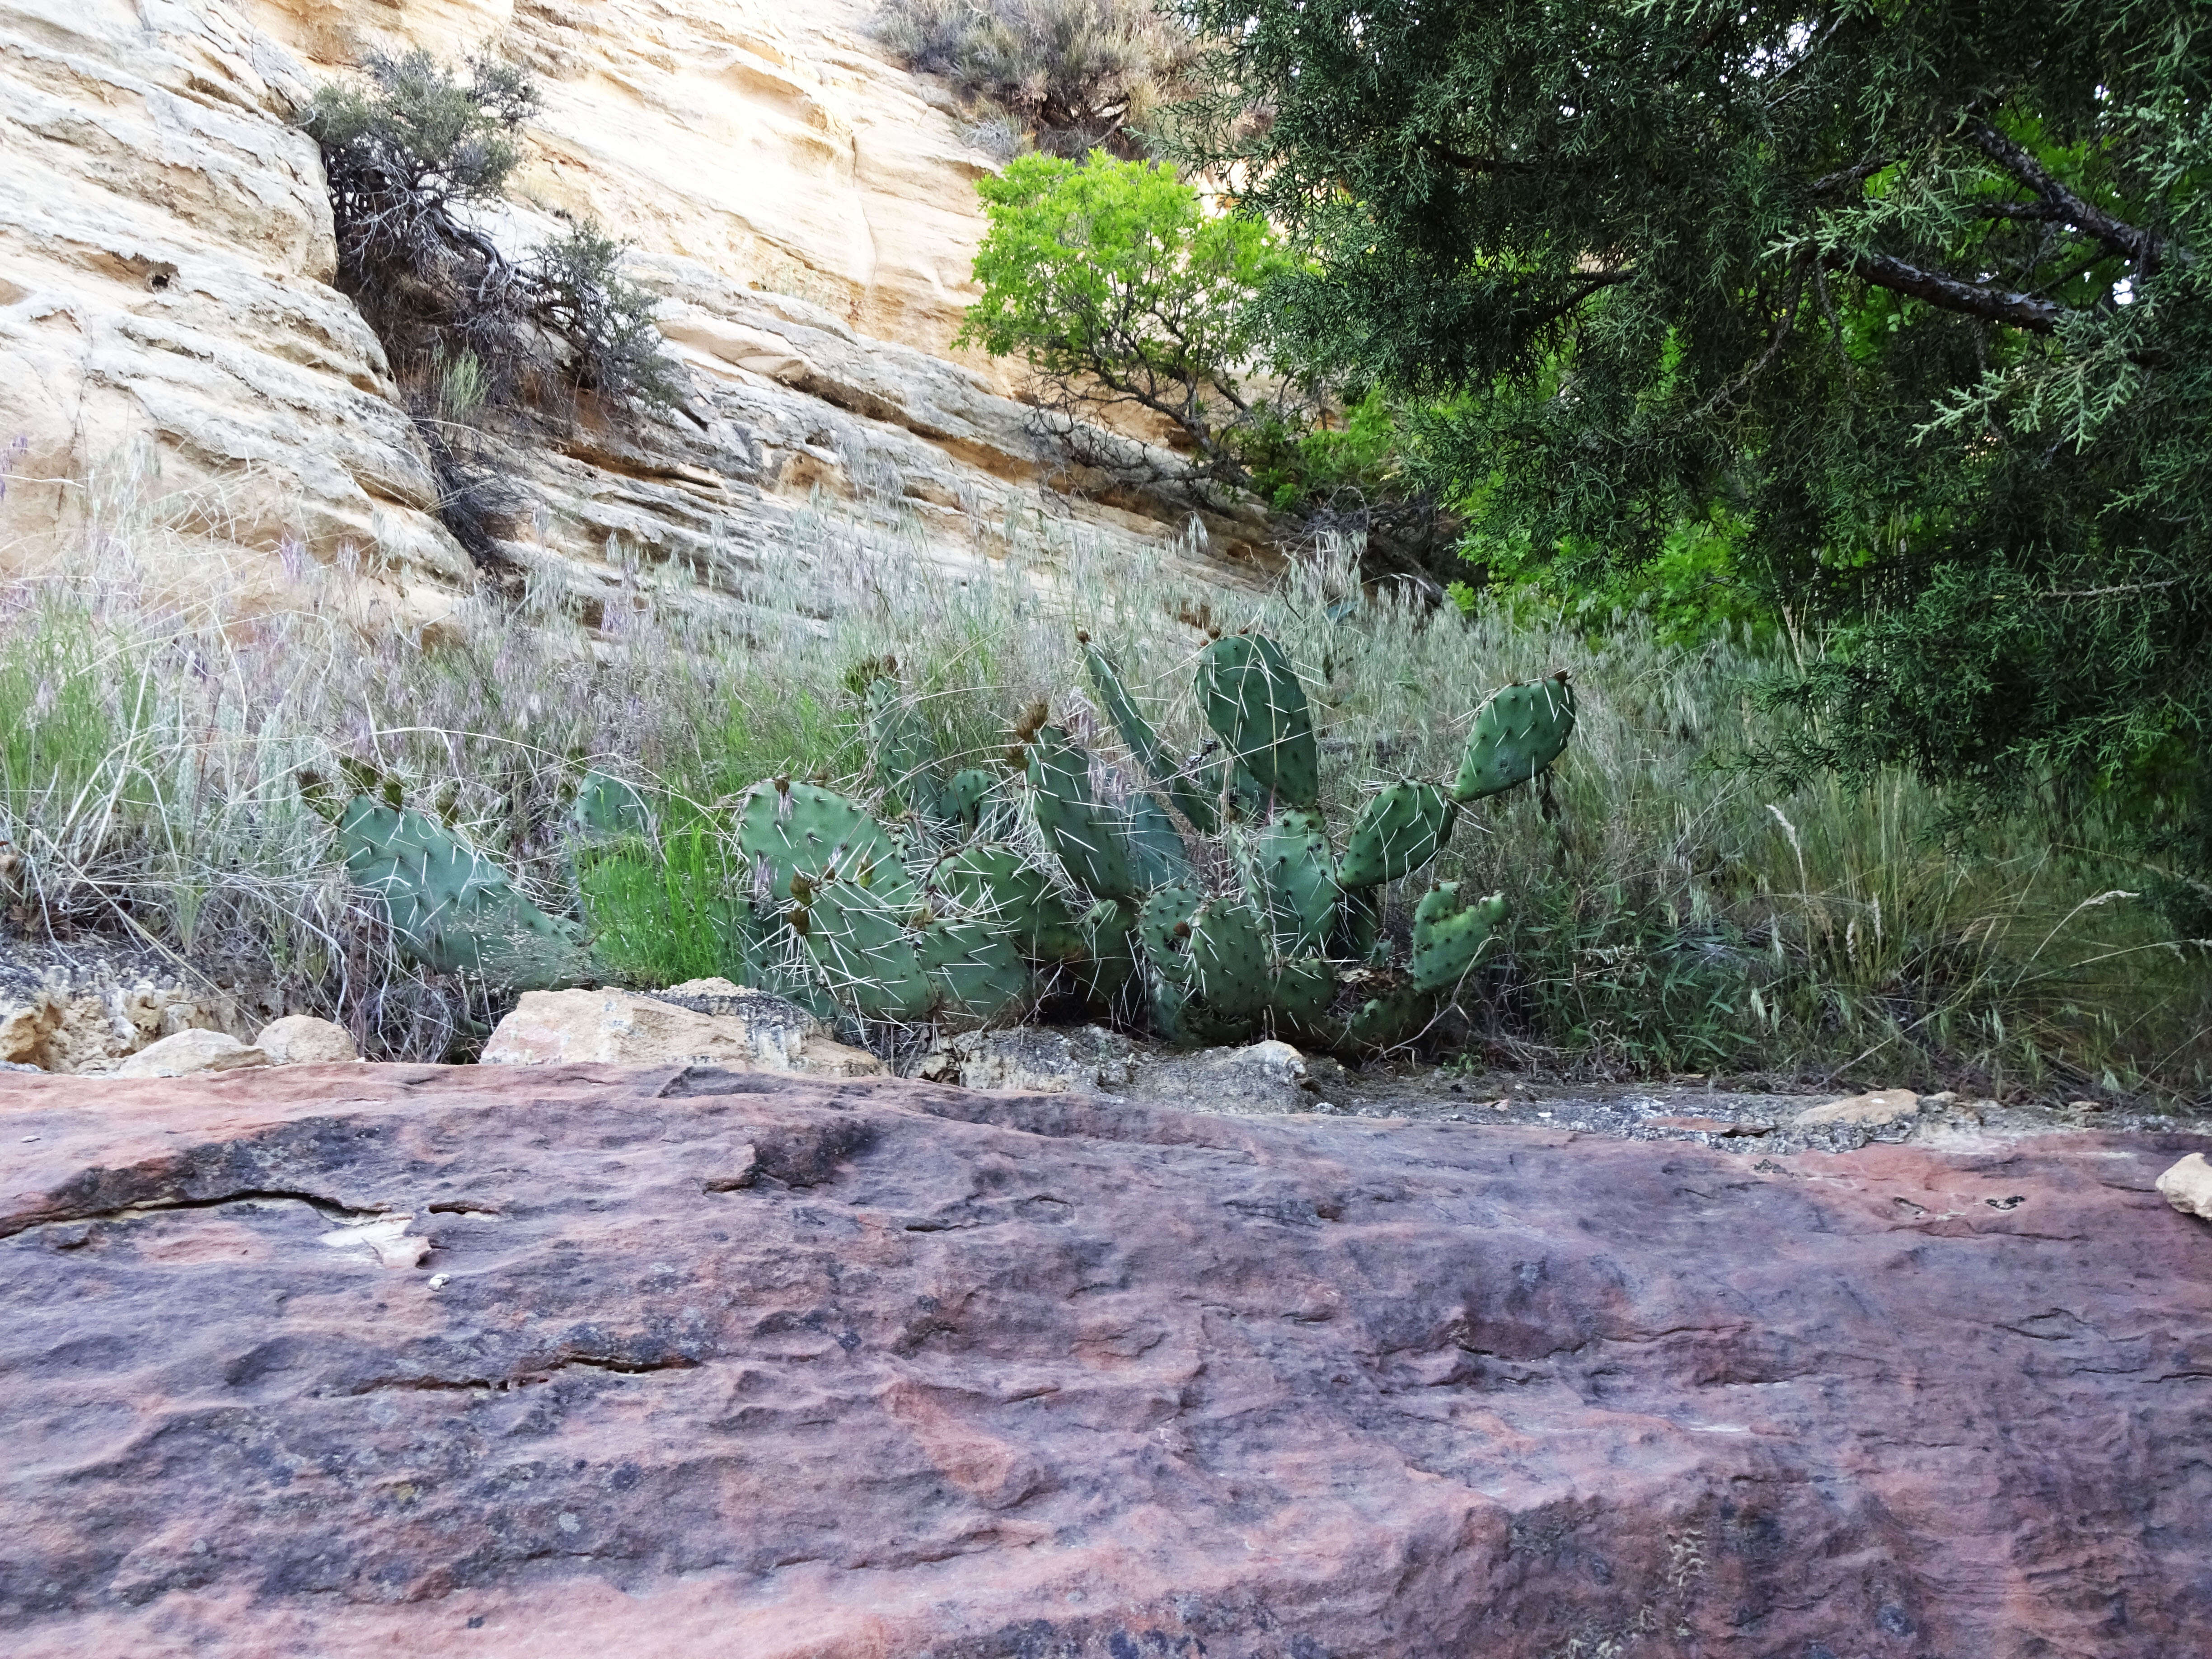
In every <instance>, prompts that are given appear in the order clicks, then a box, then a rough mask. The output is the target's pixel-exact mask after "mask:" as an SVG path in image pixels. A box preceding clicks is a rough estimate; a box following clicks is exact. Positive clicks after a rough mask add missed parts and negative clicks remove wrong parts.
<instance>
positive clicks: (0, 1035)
mask: <svg viewBox="0 0 2212 1659" xmlns="http://www.w3.org/2000/svg"><path fill="white" fill-rule="evenodd" d="M5 943H6V941H4V940H0V945H5ZM6 966H7V967H8V968H9V969H11V970H12V971H10V972H9V973H8V974H7V975H5V976H4V978H0V1061H9V1062H12V1063H14V1064H15V1065H18V1066H35V1067H37V1068H38V1069H39V1070H40V1071H43V1072H105V1071H111V1070H112V1069H113V1068H114V1066H115V1064H116V1062H117V1061H118V1060H122V1059H124V1058H125V1056H127V1055H130V1054H137V1052H138V1051H139V1050H141V1049H143V1048H145V1047H146V1045H147V1044H149V1043H150V1042H158V1041H159V1040H160V1039H161V1038H163V1037H166V1036H175V1035H176V1034H177V1033H178V1032H179V1031H188V1030H220V1031H225V1032H228V1034H229V1035H231V1036H234V1037H238V1038H239V1039H240V1041H241V1042H242V1041H244V1039H245V1037H246V1036H250V1035H251V1034H252V1032H253V1030H255V1029H256V1027H257V1024H258V1013H257V1011H256V1010H255V1009H254V1008H253V1007H252V1002H253V1000H254V999H252V998H251V997H246V996H242V995H240V994H234V993H232V992H229V991H224V990H219V989H215V988H211V987H207V986H204V985H182V984H178V983H176V982H174V981H171V982H168V983H156V982H155V981H153V980H150V979H145V978H140V979H137V980H136V981H130V980H125V979H121V978H118V977H117V976H116V975H115V974H114V973H113V972H112V971H109V970H106V969H107V964H106V963H94V964H93V965H91V966H89V967H87V968H84V969H81V970H80V971H76V972H72V971H70V969H67V968H63V967H57V966H51V965H50V966H49V967H48V968H47V969H46V972H45V974H44V975H43V977H42V978H33V977H32V976H30V975H27V974H26V973H24V972H22V971H21V968H20V965H19V964H17V963H8V964H6Z"/></svg>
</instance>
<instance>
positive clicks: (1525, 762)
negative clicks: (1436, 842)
mask: <svg viewBox="0 0 2212 1659" xmlns="http://www.w3.org/2000/svg"><path fill="white" fill-rule="evenodd" d="M1574 731H1575V689H1574V686H1573V684H1571V682H1570V681H1569V680H1568V678H1567V676H1566V672H1565V670H1564V669H1563V670H1561V671H1559V673H1556V674H1554V675H1553V676H1552V677H1551V678H1549V679H1542V680H1524V681H1522V682H1520V683H1519V684H1514V685H1509V686H1505V687H1504V688H1503V689H1501V690H1498V691H1494V692H1492V694H1491V696H1490V697H1489V699H1488V700H1487V701H1486V702H1484V704H1483V705H1482V707H1481V708H1478V709H1476V710H1475V712H1474V730H1473V731H1471V732H1468V737H1467V751H1466V753H1465V754H1464V755H1463V756H1462V757H1461V759H1460V763H1459V773H1458V775H1457V776H1455V777H1454V778H1453V779H1452V786H1451V793H1452V799H1454V800H1459V801H1473V800H1480V799H1482V798H1483V797H1484V796H1486V795H1496V794H1500V793H1504V791H1506V790H1508V789H1510V788H1512V787H1513V786H1514V785H1515V784H1516V783H1526V782H1528V780H1529V779H1531V778H1533V777H1534V776H1535V775H1536V774H1538V773H1539V772H1541V771H1542V770H1543V769H1545V768H1546V767H1547V766H1549V765H1550V764H1551V763H1553V761H1555V760H1557V759H1558V758H1559V753H1560V751H1561V750H1564V749H1565V747H1566V746H1567V739H1568V738H1571V737H1572V736H1573V735H1574Z"/></svg>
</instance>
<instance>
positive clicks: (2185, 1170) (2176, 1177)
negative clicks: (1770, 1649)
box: [2158, 1152, 2212, 1221]
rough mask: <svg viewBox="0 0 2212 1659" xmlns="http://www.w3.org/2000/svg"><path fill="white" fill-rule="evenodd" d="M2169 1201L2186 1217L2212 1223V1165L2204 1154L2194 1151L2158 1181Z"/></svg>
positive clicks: (2159, 1187) (2161, 1190) (2160, 1189)
mask: <svg viewBox="0 0 2212 1659" xmlns="http://www.w3.org/2000/svg"><path fill="white" fill-rule="evenodd" d="M2158 1189H2159V1191H2160V1192H2161V1193H2163V1194H2165V1195H2166V1202H2167V1203H2169V1204H2171V1205H2172V1206H2173V1207H2174V1208H2175V1209H2177V1210H2179V1211H2180V1212H2182V1214H2184V1215H2194V1216H2202V1217H2203V1218H2204V1219H2205V1220H2207V1221H2212V1164H2207V1163H2206V1162H2205V1161H2204V1154H2203V1153H2202V1152H2191V1153H2190V1155H2189V1156H2188V1157H2187V1158H2183V1159H2182V1160H2181V1161H2180V1162H2179V1164H2175V1165H2174V1166H2173V1167H2172V1169H2170V1170H2166V1172H2165V1173H2164V1174H2163V1175H2161V1176H2159V1178H2158Z"/></svg>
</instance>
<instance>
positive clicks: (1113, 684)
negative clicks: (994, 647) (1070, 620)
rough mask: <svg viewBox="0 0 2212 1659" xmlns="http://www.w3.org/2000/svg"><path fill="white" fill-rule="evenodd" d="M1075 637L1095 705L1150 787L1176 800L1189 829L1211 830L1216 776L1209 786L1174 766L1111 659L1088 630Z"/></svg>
mask: <svg viewBox="0 0 2212 1659" xmlns="http://www.w3.org/2000/svg"><path fill="white" fill-rule="evenodd" d="M1075 637H1076V640H1077V641H1078V642H1079V644H1080V645H1081V646H1082V647H1083V660H1084V663H1085V666H1087V667H1088V668H1089V670H1090V671H1091V689H1092V690H1095V691H1096V692H1097V694H1098V702H1099V706H1100V707H1101V708H1104V709H1105V711H1106V716H1107V718H1108V719H1109V720H1112V721H1113V722H1114V729H1115V731H1116V732H1120V733H1121V741H1122V742H1123V743H1124V744H1127V746H1128V750H1129V753H1130V754H1131V755H1132V756H1133V757H1135V758H1136V762H1137V764H1138V765H1139V766H1140V767H1142V768H1143V769H1144V771H1145V775H1146V777H1148V778H1150V779H1151V780H1152V784H1153V786H1154V787H1156V788H1158V789H1159V790H1161V791H1163V792H1164V793H1165V794H1166V795H1167V797H1168V799H1170V800H1172V801H1173V802H1174V803H1175V809H1176V811H1178V812H1180V813H1182V815H1183V817H1184V818H1185V819H1186V820H1188V823H1189V824H1190V827H1191V828H1192V829H1195V830H1197V831H1198V833H1199V834H1200V835H1201V836H1210V835H1212V833H1213V832H1214V830H1215V829H1216V828H1217V827H1218V823H1219V820H1218V817H1217V815H1216V814H1215V811H1214V805H1213V803H1214V800H1215V799H1216V798H1218V796H1219V794H1220V793H1221V787H1220V782H1219V781H1218V779H1216V780H1215V781H1213V783H1212V787H1208V786H1207V784H1206V781H1204V780H1202V779H1194V778H1193V777H1192V776H1190V775H1188V773H1187V772H1186V771H1184V770H1183V769H1182V768H1181V767H1180V766H1178V765H1177V764H1176V763H1175V761H1174V760H1173V759H1172V758H1171V757H1170V756H1169V754H1168V751H1167V745H1166V744H1164V743H1162V742H1161V741H1160V734H1159V732H1158V731H1156V730H1155V729H1154V728H1153V726H1152V722H1151V721H1150V720H1146V718H1145V715H1144V711H1143V710H1141V709H1139V708H1138V707H1137V703H1136V699H1134V698H1133V697H1132V696H1130V695H1129V692H1128V689H1127V687H1126V686H1124V685H1123V684H1121V674H1120V673H1119V672H1118V671H1116V670H1115V666H1114V664H1113V662H1112V660H1111V659H1109V657H1108V656H1107V655H1106V653H1105V652H1104V651H1103V650H1102V649H1100V647H1097V646H1096V645H1093V644H1092V643H1091V636H1090V635H1088V634H1083V633H1078V634H1077V635H1076V636H1075Z"/></svg>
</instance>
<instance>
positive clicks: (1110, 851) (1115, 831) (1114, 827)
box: [1028, 726, 1143, 899]
mask: <svg viewBox="0 0 2212 1659" xmlns="http://www.w3.org/2000/svg"><path fill="white" fill-rule="evenodd" d="M1028 763H1029V780H1030V793H1031V796H1032V799H1033V800H1034V802H1035V811H1036V821H1037V828H1038V829H1042V831H1043V832H1044V838H1045V842H1046V844H1047V845H1048V846H1049V847H1050V848H1052V850H1053V854H1054V856H1055V857H1057V858H1058V859H1059V860H1060V863H1061V864H1063V865H1065V866H1066V868H1067V873H1068V876H1069V877H1070V878H1071V879H1073V881H1074V882H1075V883H1076V884H1077V885H1079V886H1080V887H1084V888H1085V889H1087V890H1089V891H1090V892H1091V894H1092V895H1093V896H1097V897H1098V898H1115V899H1133V898H1135V897H1137V896H1139V894H1140V893H1141V892H1142V891H1143V888H1142V886H1141V884H1139V882H1138V880H1137V878H1136V875H1135V872H1133V870H1132V869H1131V868H1130V864H1129V848H1128V842H1127V838H1126V837H1125V836H1123V835H1122V833H1121V825H1120V824H1118V823H1115V821H1114V817H1113V815H1112V814H1110V813H1109V812H1108V811H1106V810H1105V809H1104V808H1103V807H1102V806H1101V805H1099V804H1098V799H1097V796H1095V795H1094V794H1092V793H1091V757H1089V756H1087V755H1085V753H1084V752H1083V750H1080V749H1079V748H1077V747H1076V746H1075V744H1073V742H1071V741H1070V740H1069V738H1068V735H1067V733H1066V732H1063V731H1061V730H1060V728H1059V727H1058V726H1039V727H1038V728H1037V730H1036V736H1035V737H1034V738H1031V739H1030V744H1029V757H1028Z"/></svg>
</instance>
